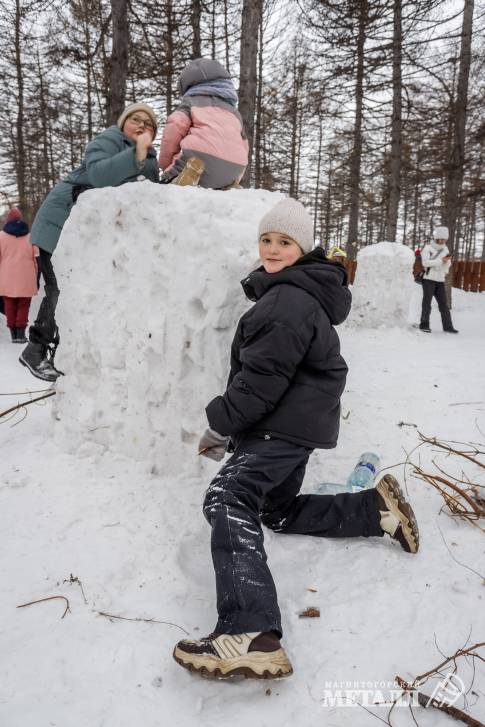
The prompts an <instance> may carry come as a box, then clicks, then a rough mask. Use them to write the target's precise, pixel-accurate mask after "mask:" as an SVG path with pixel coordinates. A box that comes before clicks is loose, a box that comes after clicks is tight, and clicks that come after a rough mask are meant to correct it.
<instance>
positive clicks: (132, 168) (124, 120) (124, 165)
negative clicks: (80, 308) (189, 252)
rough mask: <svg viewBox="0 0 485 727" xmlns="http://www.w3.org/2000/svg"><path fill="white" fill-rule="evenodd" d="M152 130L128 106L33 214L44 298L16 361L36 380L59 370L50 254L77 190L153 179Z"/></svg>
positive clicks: (149, 114) (145, 110) (141, 112)
mask: <svg viewBox="0 0 485 727" xmlns="http://www.w3.org/2000/svg"><path fill="white" fill-rule="evenodd" d="M156 132H157V120H156V116H155V112H154V110H153V109H152V108H151V107H150V106H148V105H147V104H144V103H136V104H132V105H131V106H128V107H127V108H126V109H125V110H124V111H123V113H122V114H121V116H120V117H119V119H118V122H117V124H116V126H110V127H109V128H108V129H106V130H105V131H103V132H102V133H101V134H99V135H98V136H97V137H96V138H95V139H93V140H92V141H91V142H90V143H89V144H88V146H87V147H86V153H85V156H84V159H83V161H82V163H81V165H80V166H79V167H78V168H77V169H74V170H73V171H72V172H71V173H70V174H68V175H67V177H65V178H64V179H63V180H62V181H61V182H59V183H58V184H57V185H56V186H55V187H54V189H53V190H52V191H51V192H50V193H49V194H48V195H47V197H46V199H45V200H44V202H43V203H42V206H41V207H40V209H39V211H38V212H37V214H36V216H35V219H34V222H33V225H32V230H31V235H30V238H31V242H32V244H36V245H37V247H38V248H39V250H40V255H39V267H40V270H41V273H42V277H43V278H44V285H45V288H44V290H45V296H44V298H43V300H42V303H41V305H40V308H39V312H38V314H37V319H36V321H35V323H34V324H33V325H32V326H31V327H30V330H29V343H28V344H27V346H26V348H25V349H24V350H23V352H22V354H21V356H20V359H19V360H20V363H21V364H22V365H23V366H26V367H27V368H28V369H29V371H31V373H32V374H33V375H34V376H36V377H37V378H39V379H43V380H45V381H55V380H56V379H57V377H58V376H59V374H60V373H61V372H60V371H58V370H57V369H56V367H55V366H54V354H55V351H56V348H57V345H58V343H59V332H58V329H57V325H56V321H55V311H56V306H57V301H58V298H59V288H58V285H57V280H56V276H55V272H54V268H53V265H52V253H53V252H54V250H55V249H56V246H57V243H58V242H59V238H60V235H61V232H62V228H63V226H64V224H65V222H66V220H67V219H68V217H69V214H70V212H71V209H72V207H73V205H74V204H75V202H76V199H77V197H78V196H79V194H80V193H81V192H83V191H86V190H88V189H94V188H99V187H117V186H119V185H121V184H125V183H126V182H136V181H142V180H145V179H148V180H150V181H152V182H158V181H159V168H158V163H157V159H156V153H155V150H154V148H153V146H152V143H153V139H154V138H155V135H156Z"/></svg>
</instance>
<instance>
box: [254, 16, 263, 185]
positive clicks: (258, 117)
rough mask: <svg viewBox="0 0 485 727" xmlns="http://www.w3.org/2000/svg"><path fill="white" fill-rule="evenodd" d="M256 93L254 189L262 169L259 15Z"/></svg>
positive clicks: (261, 41) (261, 66) (260, 39)
mask: <svg viewBox="0 0 485 727" xmlns="http://www.w3.org/2000/svg"><path fill="white" fill-rule="evenodd" d="M258 48H259V50H258V91H257V96H256V126H255V136H254V186H255V187H256V189H259V187H261V181H262V167H261V152H262V149H261V145H262V141H263V140H262V135H263V134H262V132H263V123H262V121H263V120H262V115H263V16H262V15H261V19H260V23H259V44H258Z"/></svg>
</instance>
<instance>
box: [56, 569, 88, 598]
mask: <svg viewBox="0 0 485 727" xmlns="http://www.w3.org/2000/svg"><path fill="white" fill-rule="evenodd" d="M62 582H63V583H76V584H77V585H78V586H79V588H80V589H81V593H82V594H83V599H84V603H85V604H86V606H87V605H88V599H87V598H86V594H85V593H84V588H83V584H82V583H81V581H80V579H79V578H78V577H77V576H73V575H72V573H71V574H70V576H69V578H64V580H63V581H62Z"/></svg>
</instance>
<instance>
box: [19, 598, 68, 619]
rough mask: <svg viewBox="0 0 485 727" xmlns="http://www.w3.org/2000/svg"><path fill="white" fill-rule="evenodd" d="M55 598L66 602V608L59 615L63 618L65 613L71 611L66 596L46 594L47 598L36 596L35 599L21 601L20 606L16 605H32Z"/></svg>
mask: <svg viewBox="0 0 485 727" xmlns="http://www.w3.org/2000/svg"><path fill="white" fill-rule="evenodd" d="M56 599H61V600H62V601H65V602H66V608H65V610H64V613H63V614H62V616H61V619H63V618H64V616H65V615H66V613H67V612H68V611H69V612H70V611H71V607H70V604H69V599H68V598H66V596H48V597H47V598H38V599H37V600H36V601H29V603H21V604H20V606H17V608H26V607H27V606H33V605H34V603H43V602H44V601H55V600H56Z"/></svg>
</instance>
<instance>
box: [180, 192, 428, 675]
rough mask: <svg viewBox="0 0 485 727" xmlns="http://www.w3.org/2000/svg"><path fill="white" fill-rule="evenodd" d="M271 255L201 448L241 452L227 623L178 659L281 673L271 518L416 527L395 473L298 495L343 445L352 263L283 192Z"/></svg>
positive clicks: (218, 572) (235, 471)
mask: <svg viewBox="0 0 485 727" xmlns="http://www.w3.org/2000/svg"><path fill="white" fill-rule="evenodd" d="M259 253H260V258H261V260H262V263H263V265H262V267H260V268H258V269H257V270H256V271H254V272H252V273H251V274H250V275H249V276H248V277H247V278H246V279H245V280H243V281H242V286H243V289H244V292H245V294H246V296H247V297H248V298H249V299H250V300H252V301H255V305H254V306H253V307H252V308H251V309H250V310H249V311H248V312H247V313H245V314H244V315H243V316H242V318H241V320H240V321H239V323H238V326H237V330H236V334H235V337H234V340H233V343H232V348H231V371H230V375H229V380H228V385H227V389H226V391H225V393H224V394H223V395H222V396H218V397H216V398H215V399H214V400H213V401H211V402H210V404H209V405H208V406H207V409H206V413H207V419H208V422H209V428H208V429H207V430H206V431H205V432H204V434H203V435H202V438H201V440H200V442H199V453H200V454H203V455H205V456H207V457H211V458H212V459H215V460H217V461H218V460H220V459H222V458H223V456H224V454H225V451H226V447H227V445H228V442H229V439H231V440H232V443H233V445H234V447H235V449H234V454H233V455H232V457H231V458H230V459H229V460H228V461H227V463H226V464H225V465H224V466H223V467H222V469H221V470H220V471H219V473H218V474H217V475H216V477H215V478H214V479H213V481H212V482H211V484H210V486H209V488H208V489H207V492H206V495H205V499H204V507H203V509H204V515H205V517H206V519H207V521H208V522H209V524H210V525H211V528H212V539H211V549H212V558H213V563H214V570H215V577H216V589H217V611H218V621H217V624H216V626H215V629H214V631H213V633H212V634H210V635H209V636H207V637H205V638H202V639H197V640H188V639H184V640H182V641H180V642H179V643H178V644H177V645H176V646H175V649H174V654H173V655H174V658H175V660H176V661H177V662H178V663H179V664H180V665H181V666H183V667H185V668H186V669H189V670H191V671H196V672H199V673H201V674H203V675H210V676H217V677H231V676H234V675H244V676H247V677H253V678H278V677H283V676H288V675H290V674H291V673H292V671H293V670H292V666H291V663H290V661H289V659H288V656H287V654H286V652H285V650H284V649H283V647H282V646H281V643H280V639H281V637H282V634H283V630H282V625H281V616H280V610H279V606H278V601H277V595H276V588H275V584H274V582H273V579H272V576H271V573H270V570H269V568H268V565H267V561H266V554H265V551H264V546H263V531H262V524H264V525H265V526H266V527H269V528H270V529H272V530H274V531H275V532H279V533H288V534H291V533H298V534H305V535H313V536H316V537H339V538H344V537H371V536H378V537H381V536H383V534H384V533H385V532H387V533H389V535H390V536H391V537H392V538H394V539H395V540H396V541H398V542H399V544H400V545H401V546H402V547H403V548H404V550H405V551H407V552H410V553H415V552H416V551H417V550H418V546H419V533H418V528H417V524H416V519H415V517H414V514H413V511H412V509H411V507H410V505H409V504H408V503H407V502H406V500H405V498H404V495H403V493H402V491H401V488H400V487H399V485H398V483H397V481H396V480H395V479H394V478H393V477H392V476H391V475H386V476H384V477H383V478H382V479H381V481H380V482H379V483H378V485H377V487H376V488H373V489H369V490H365V491H364V492H361V493H357V494H349V493H344V494H340V495H300V494H299V491H300V488H301V486H302V482H303V478H304V475H305V468H306V464H307V462H308V458H309V456H310V454H311V453H312V451H313V450H314V449H315V448H320V449H331V448H333V447H335V446H336V443H337V438H338V430H339V421H340V396H341V394H342V391H343V389H344V386H345V380H346V375H347V366H346V364H345V361H344V359H343V358H342V356H341V355H340V343H339V338H338V335H337V333H336V331H335V328H334V325H337V324H338V323H341V322H342V321H344V320H345V318H346V317H347V315H348V313H349V310H350V304H351V295H350V292H349V290H348V287H347V273H346V271H345V268H344V267H343V266H341V265H335V263H333V262H331V261H329V260H327V259H326V257H325V253H324V251H323V250H322V248H315V249H313V221H312V219H311V218H310V216H309V215H308V213H307V212H306V210H305V208H304V207H303V205H301V204H300V203H299V202H297V201H295V200H292V199H285V200H283V201H282V202H280V203H279V204H278V205H276V207H275V208H274V209H272V210H270V211H269V212H268V213H267V214H266V215H265V216H264V217H263V219H262V221H261V224H260V227H259Z"/></svg>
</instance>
